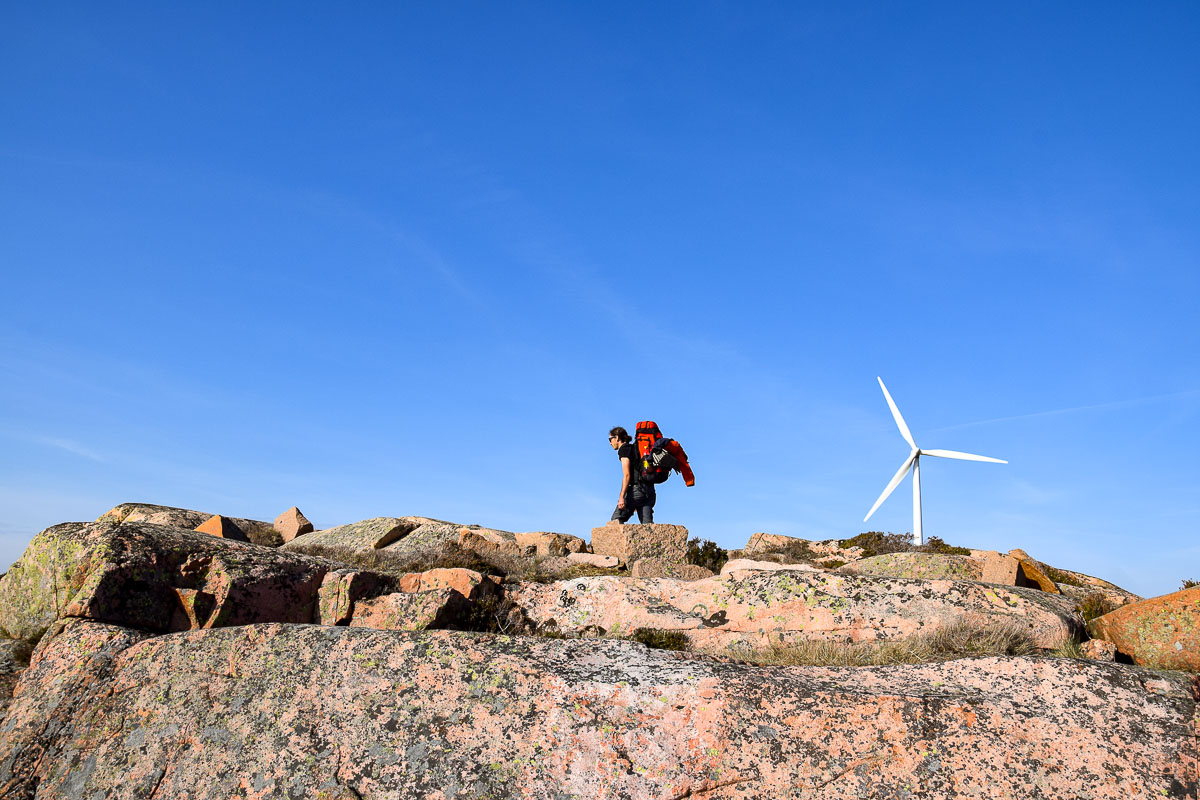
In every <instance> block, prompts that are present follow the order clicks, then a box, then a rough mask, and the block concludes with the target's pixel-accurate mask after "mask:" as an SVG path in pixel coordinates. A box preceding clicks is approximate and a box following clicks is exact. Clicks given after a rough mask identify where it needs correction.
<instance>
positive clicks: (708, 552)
mask: <svg viewBox="0 0 1200 800" xmlns="http://www.w3.org/2000/svg"><path fill="white" fill-rule="evenodd" d="M728 560H729V552H728V551H726V550H723V549H721V548H720V547H718V546H717V544H716V542H710V541H709V540H708V539H691V540H689V541H688V549H687V563H689V564H695V565H696V566H698V567H704V568H705V569H710V570H712V571H713V572H714V573H717V572H720V571H721V567H723V566H725V562H726V561H728Z"/></svg>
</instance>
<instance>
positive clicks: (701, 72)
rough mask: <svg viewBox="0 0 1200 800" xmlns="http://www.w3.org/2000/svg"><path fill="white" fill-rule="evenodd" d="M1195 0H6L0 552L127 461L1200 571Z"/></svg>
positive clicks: (363, 493)
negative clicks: (646, 460)
mask: <svg viewBox="0 0 1200 800" xmlns="http://www.w3.org/2000/svg"><path fill="white" fill-rule="evenodd" d="M1197 41H1200V8H1198V7H1197V6H1196V5H1195V4H1194V3H1156V4H1153V5H1149V6H1148V5H1145V4H1140V5H1131V4H1116V3H1057V4H1056V3H1030V4H1023V3H1015V4H995V5H992V6H982V5H980V4H961V3H945V4H935V3H928V4H919V5H916V4H913V5H905V4H897V3H879V4H868V3H863V4H852V5H846V4H841V5H836V4H799V3H754V4H738V3H691V2H688V3H683V2H677V3H656V4H640V3H603V4H600V3H557V4H553V3H545V4H541V3H509V4H499V3H477V4H476V3H437V4H433V3H424V4H415V3H414V4H390V3H379V4H368V3H363V4H356V5H354V6H352V7H347V6H339V7H336V8H335V7H333V6H330V5H328V4H319V3H286V4H283V3H278V4H270V3H261V4H254V5H248V4H235V3H205V4H192V5H185V4H178V3H175V4H161V3H140V4H139V3H126V4H120V5H118V6H112V5H106V6H100V5H96V4H84V3H61V4H49V5H48V4H32V5H31V4H15V3H9V4H5V5H4V6H3V7H2V8H0V115H2V118H3V120H4V124H3V125H0V266H2V268H3V286H4V288H5V291H4V295H3V296H4V304H3V314H2V315H0V562H2V563H0V567H3V566H5V565H7V564H8V563H10V562H11V561H13V560H14V559H15V558H16V557H17V556H18V555H19V554H20V552H21V551H22V550H23V549H24V547H25V545H26V543H27V542H28V541H29V539H30V538H31V537H32V536H33V535H34V534H35V533H36V532H37V531H39V530H41V529H42V528H44V527H46V526H48V525H51V524H54V523H57V522H61V521H66V520H84V519H93V518H95V517H96V516H98V515H99V514H101V513H103V512H104V511H105V510H107V509H108V508H110V507H111V506H113V505H116V504H117V503H120V502H127V501H142V502H152V503H159V504H165V505H175V506H183V507H188V508H195V509H200V510H204V511H211V512H214V513H224V514H227V515H231V516H244V517H253V518H259V519H271V518H273V517H274V516H275V515H276V514H278V513H279V512H280V511H282V510H284V509H285V508H287V507H289V506H291V505H293V504H297V505H299V506H300V508H301V509H302V510H303V511H304V512H305V513H306V514H307V515H308V516H309V517H310V518H311V519H312V520H313V521H314V522H315V523H316V524H317V525H318V526H322V527H323V526H329V525H335V524H340V523H345V522H350V521H354V520H358V519H363V518H367V517H372V516H380V515H404V514H420V515H426V516H433V517H438V518H442V519H449V520H453V521H456V522H462V523H479V524H484V525H489V526H492V527H498V528H504V529H508V530H555V531H563V532H568V533H573V534H577V535H582V536H586V535H587V534H588V532H589V530H590V528H591V527H592V526H594V525H599V524H603V522H604V521H605V520H606V519H607V518H608V516H609V514H610V512H611V510H612V506H613V505H614V503H615V501H616V495H617V490H618V485H619V477H618V467H617V462H616V460H615V457H614V454H613V453H612V451H611V450H610V449H608V446H607V443H606V441H605V437H606V433H607V430H608V428H609V427H610V426H612V425H614V424H621V425H625V426H626V427H629V428H632V426H633V425H634V423H635V422H637V420H639V419H644V418H652V419H655V420H657V421H658V422H659V423H660V424H661V426H662V427H663V429H664V431H665V432H666V433H667V434H668V435H669V436H672V437H674V438H676V439H678V440H679V441H680V442H682V443H683V445H684V446H685V447H686V448H687V450H688V452H689V454H690V455H691V457H692V463H693V466H694V468H695V470H696V474H697V482H696V486H695V487H693V488H690V489H689V488H685V487H684V486H683V485H682V483H681V482H679V481H678V479H677V478H676V479H673V481H672V482H671V483H669V484H667V485H666V486H664V487H662V489H661V490H660V493H659V505H658V512H657V516H658V518H659V520H660V521H667V522H677V523H680V524H684V525H686V526H687V527H688V528H689V530H690V531H691V532H692V534H693V535H694V536H699V537H704V538H709V539H713V540H715V541H717V542H718V543H720V544H721V545H723V546H726V547H737V546H740V545H742V544H743V543H744V542H745V540H746V539H747V538H748V537H749V536H750V535H751V534H752V533H754V532H756V531H770V532H775V533H785V534H789V535H795V536H803V537H808V538H829V537H846V536H852V535H854V534H856V533H858V532H860V531H862V530H867V529H874V530H890V531H906V530H909V529H910V528H911V519H912V516H911V515H912V505H911V492H910V490H909V488H908V484H907V483H905V484H904V485H902V486H901V487H900V488H899V489H898V490H897V491H896V492H895V493H894V494H893V496H892V497H891V498H889V499H888V501H887V502H886V503H885V504H884V505H883V506H882V507H881V508H880V510H879V511H878V512H876V515H875V516H874V517H872V519H871V520H870V522H869V523H867V524H865V525H864V524H863V523H862V517H863V516H864V514H866V512H867V510H868V509H869V508H870V506H871V504H872V503H873V502H874V500H875V498H876V496H877V495H878V494H879V492H880V491H881V490H882V489H883V486H884V485H885V484H886V483H887V481H888V479H889V478H890V477H891V475H892V473H893V472H894V471H895V469H896V468H897V467H898V466H899V465H900V463H901V462H902V461H903V459H904V458H905V456H906V455H907V445H905V443H904V442H903V440H902V439H901V438H900V435H899V433H898V432H897V431H896V429H895V426H894V424H893V422H892V419H891V416H890V414H889V413H888V410H887V406H886V405H885V403H884V400H883V397H882V395H881V393H880V392H879V389H878V385H877V384H876V382H875V378H876V376H877V375H879V376H882V377H883V379H884V381H885V382H887V384H888V388H889V389H890V391H891V392H892V395H893V396H894V397H895V399H896V401H897V403H898V404H899V407H900V409H901V410H902V412H903V413H904V415H905V417H906V419H907V421H908V423H909V426H910V427H911V428H912V430H913V433H914V434H915V435H916V438H917V442H918V443H919V444H920V445H921V446H922V447H926V448H945V449H954V450H966V451H970V452H976V453H982V454H985V455H990V456H995V457H999V458H1004V459H1008V460H1009V461H1010V463H1009V464H1007V465H997V464H978V463H966V462H951V461H939V460H936V459H929V460H928V462H927V463H923V465H922V467H923V469H922V484H923V496H924V511H925V515H924V522H925V532H926V534H927V535H936V536H940V537H942V538H943V539H945V540H947V541H950V542H952V543H955V544H965V545H969V546H975V547H982V548H990V549H999V550H1007V549H1009V548H1012V547H1022V548H1024V549H1026V550H1027V551H1029V552H1030V553H1031V554H1033V555H1034V556H1035V557H1038V558H1041V559H1043V560H1045V561H1048V562H1050V563H1053V564H1055V565H1057V566H1062V567H1068V568H1072V569H1077V570H1080V571H1083V572H1087V573H1090V574H1094V575H1098V576H1100V577H1104V578H1107V579H1109V580H1113V581H1115V582H1117V583H1118V584H1121V585H1122V586H1125V587H1126V588H1128V589H1130V590H1132V591H1135V592H1138V593H1140V594H1143V595H1156V594H1162V593H1165V592H1169V591H1173V590H1175V589H1177V588H1178V587H1179V583H1180V580H1181V579H1183V578H1192V579H1200V537H1198V535H1197V534H1198V533H1200V530H1198V529H1200V468H1198V467H1197V460H1196V453H1197V450H1198V449H1200V448H1198V445H1200V436H1198V434H1197V431H1198V423H1200V365H1198V363H1197V356H1196V354H1197V351H1198V345H1200V322H1197V319H1198V315H1197V314H1196V310H1195V306H1196V303H1197V299H1198V298H1200V230H1198V226H1197V223H1198V221H1200V195H1198V193H1197V191H1196V187H1197V185H1200V180H1198V179H1200V148H1197V147H1196V142H1198V141H1200V103H1198V102H1197V98H1198V97H1200V48H1197V47H1196V46H1195V43H1196V42H1197Z"/></svg>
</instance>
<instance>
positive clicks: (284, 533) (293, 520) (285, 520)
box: [275, 506, 313, 542]
mask: <svg viewBox="0 0 1200 800" xmlns="http://www.w3.org/2000/svg"><path fill="white" fill-rule="evenodd" d="M275 530H277V531H279V535H280V537H282V538H283V541H285V542H290V541H291V540H292V539H295V538H296V537H297V536H303V535H304V534H306V533H312V532H313V524H312V523H311V522H309V521H308V517H306V516H304V514H302V513H301V512H300V509H298V508H296V507H295V506H292V507H291V508H289V509H288V510H287V511H285V512H283V513H282V514H280V515H279V516H278V517H276V518H275Z"/></svg>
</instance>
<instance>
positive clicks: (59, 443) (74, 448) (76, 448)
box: [28, 436, 108, 464]
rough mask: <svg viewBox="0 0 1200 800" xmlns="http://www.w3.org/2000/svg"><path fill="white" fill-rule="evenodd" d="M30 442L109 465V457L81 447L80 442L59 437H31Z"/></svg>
mask: <svg viewBox="0 0 1200 800" xmlns="http://www.w3.org/2000/svg"><path fill="white" fill-rule="evenodd" d="M28 441H30V442H32V443H33V444H39V445H41V446H43V447H53V448H56V449H58V450H63V451H65V452H68V453H71V454H72V455H76V456H79V457H80V458H86V459H89V460H91V461H98V462H99V463H101V464H107V463H108V458H107V457H105V456H103V455H101V454H100V453H97V452H96V451H95V450H92V449H91V448H89V447H85V446H84V445H81V444H80V443H79V442H76V441H75V440H73V439H64V438H62V437H59V436H30V437H28Z"/></svg>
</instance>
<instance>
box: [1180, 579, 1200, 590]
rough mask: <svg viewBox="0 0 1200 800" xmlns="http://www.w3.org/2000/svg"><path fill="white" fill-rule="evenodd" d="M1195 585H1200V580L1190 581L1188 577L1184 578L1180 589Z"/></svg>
mask: <svg viewBox="0 0 1200 800" xmlns="http://www.w3.org/2000/svg"><path fill="white" fill-rule="evenodd" d="M1193 586H1200V581H1190V580H1188V579H1187V578H1184V579H1183V583H1182V584H1180V586H1179V590H1180V591H1183V590H1184V589H1190V588H1192V587H1193Z"/></svg>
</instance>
